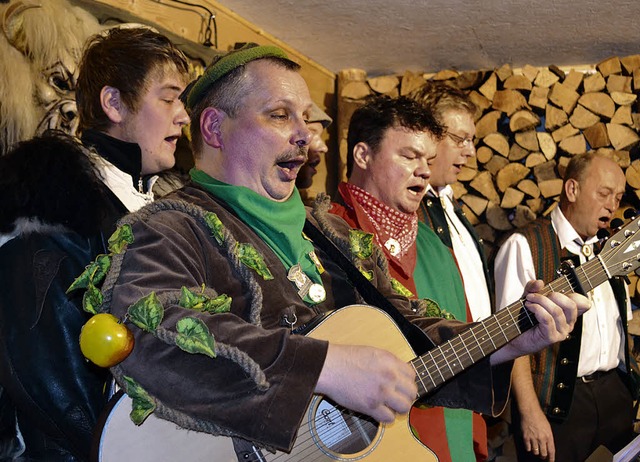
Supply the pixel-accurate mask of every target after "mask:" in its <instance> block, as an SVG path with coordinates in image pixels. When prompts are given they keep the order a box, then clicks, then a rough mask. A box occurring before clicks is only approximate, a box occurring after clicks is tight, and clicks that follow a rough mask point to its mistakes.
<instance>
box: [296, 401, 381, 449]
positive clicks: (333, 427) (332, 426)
mask: <svg viewBox="0 0 640 462" xmlns="http://www.w3.org/2000/svg"><path fill="white" fill-rule="evenodd" d="M309 411H310V412H309V416H308V417H309V427H310V429H311V435H312V436H313V439H314V441H315V443H316V445H317V446H318V447H319V448H320V450H321V451H322V452H324V453H325V454H327V455H328V456H331V457H332V458H336V459H337V458H341V459H342V458H344V456H348V455H349V454H352V455H357V457H356V458H360V457H362V456H363V455H364V454H363V452H364V453H365V454H366V453H368V452H370V451H372V450H373V449H374V448H375V446H376V444H377V442H378V441H379V439H380V433H381V430H382V429H381V427H380V424H379V423H378V422H376V421H375V420H373V419H372V418H371V417H368V416H365V415H363V414H359V413H355V412H352V411H350V410H349V409H346V408H344V407H342V406H338V405H337V404H335V403H333V402H332V401H331V400H328V399H326V398H324V397H321V396H316V397H315V398H314V400H313V402H312V403H311V406H310V407H309ZM340 456H342V457H340Z"/></svg>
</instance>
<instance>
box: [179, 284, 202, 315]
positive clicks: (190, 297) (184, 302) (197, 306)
mask: <svg viewBox="0 0 640 462" xmlns="http://www.w3.org/2000/svg"><path fill="white" fill-rule="evenodd" d="M204 298H205V297H204V295H202V294H196V293H195V292H192V291H190V290H189V289H187V288H186V287H185V286H182V288H181V289H180V300H178V305H180V306H181V307H183V308H186V309H188V310H198V311H201V306H202V304H203V303H204Z"/></svg>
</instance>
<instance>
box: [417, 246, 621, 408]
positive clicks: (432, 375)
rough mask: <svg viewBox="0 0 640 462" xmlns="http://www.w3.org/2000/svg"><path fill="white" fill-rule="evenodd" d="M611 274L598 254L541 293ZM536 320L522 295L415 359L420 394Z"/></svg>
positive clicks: (584, 286) (590, 283)
mask: <svg viewBox="0 0 640 462" xmlns="http://www.w3.org/2000/svg"><path fill="white" fill-rule="evenodd" d="M609 278H610V275H609V274H608V273H607V271H606V267H605V265H604V264H603V262H602V260H601V258H600V257H597V258H594V259H592V260H590V261H588V262H586V263H584V264H582V265H580V266H579V267H578V268H575V270H573V271H570V272H569V274H564V275H562V276H561V277H559V278H558V279H555V280H554V281H552V282H551V283H549V284H547V285H546V286H545V287H544V288H543V289H542V291H541V293H542V294H543V295H548V294H550V293H551V292H560V293H569V292H579V293H587V292H589V291H590V290H591V289H593V288H594V287H597V286H599V285H600V284H602V283H604V282H605V281H607V280H608V279H609ZM536 324H538V320H537V319H536V318H535V316H534V315H533V314H532V313H531V312H530V311H529V310H527V308H526V307H525V305H524V299H521V300H518V301H517V302H515V303H513V304H511V305H509V306H508V307H506V308H504V309H502V310H500V311H499V312H498V313H496V314H495V315H493V316H491V317H489V318H487V319H486V320H484V321H482V322H480V323H478V324H476V325H474V326H473V327H471V328H469V329H467V330H465V331H464V332H462V333H461V334H460V335H457V336H455V337H454V338H452V339H451V340H448V341H446V342H444V343H442V344H441V345H439V346H437V347H436V348H433V349H431V350H429V351H428V352H427V353H425V354H424V355H422V356H419V357H417V358H415V359H413V360H412V361H411V363H412V365H413V367H414V369H415V370H416V373H417V379H416V381H417V384H418V394H419V395H420V396H421V397H422V396H425V395H427V394H429V393H430V392H432V391H434V390H435V389H436V388H438V387H439V386H441V385H442V384H444V383H445V382H447V381H448V380H450V379H452V378H453V377H455V376H456V375H457V374H459V373H461V372H463V371H464V370H465V369H467V368H469V367H471V366H472V365H474V364H475V363H477V362H478V361H480V360H482V359H484V358H486V357H487V356H489V355H490V354H492V353H494V352H495V351H497V350H499V349H500V348H502V347H503V346H504V345H506V344H507V343H509V342H510V341H511V340H513V339H515V338H516V337H518V336H519V335H520V334H522V333H523V332H526V331H527V330H529V329H531V328H532V327H534V326H535V325H536Z"/></svg>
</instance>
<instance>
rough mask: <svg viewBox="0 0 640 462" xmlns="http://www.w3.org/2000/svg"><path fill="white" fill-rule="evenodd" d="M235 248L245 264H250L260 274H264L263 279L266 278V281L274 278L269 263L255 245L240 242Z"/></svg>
mask: <svg viewBox="0 0 640 462" xmlns="http://www.w3.org/2000/svg"><path fill="white" fill-rule="evenodd" d="M235 250H236V255H237V256H238V259H239V260H240V261H241V262H242V263H243V264H244V265H245V266H248V267H249V268H251V269H252V270H254V271H255V272H256V273H258V274H259V275H260V276H262V279H264V280H265V281H269V280H271V279H273V275H272V274H271V271H269V268H268V267H267V264H266V263H265V262H264V258H263V257H262V255H260V252H258V251H257V250H256V249H255V247H254V246H252V245H251V244H242V243H238V244H237V245H236V249H235Z"/></svg>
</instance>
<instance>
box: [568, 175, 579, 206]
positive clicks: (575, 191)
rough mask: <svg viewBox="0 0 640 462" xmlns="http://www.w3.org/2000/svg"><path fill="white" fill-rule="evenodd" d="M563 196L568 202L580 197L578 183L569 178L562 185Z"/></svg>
mask: <svg viewBox="0 0 640 462" xmlns="http://www.w3.org/2000/svg"><path fill="white" fill-rule="evenodd" d="M564 195H565V196H566V197H567V200H568V201H569V202H575V201H576V200H578V196H579V195H580V183H578V180H576V179H574V178H571V179H569V180H567V181H565V183H564Z"/></svg>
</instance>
